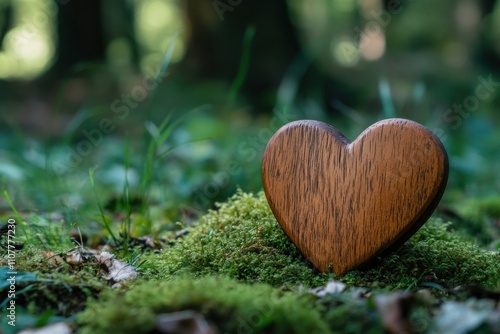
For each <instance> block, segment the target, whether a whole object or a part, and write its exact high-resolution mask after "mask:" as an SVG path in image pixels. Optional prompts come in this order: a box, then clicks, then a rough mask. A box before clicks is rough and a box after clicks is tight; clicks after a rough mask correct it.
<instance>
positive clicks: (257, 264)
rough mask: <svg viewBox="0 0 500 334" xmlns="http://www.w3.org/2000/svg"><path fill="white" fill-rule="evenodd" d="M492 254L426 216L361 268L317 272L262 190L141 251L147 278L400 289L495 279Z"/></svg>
mask: <svg viewBox="0 0 500 334" xmlns="http://www.w3.org/2000/svg"><path fill="white" fill-rule="evenodd" d="M499 260H500V256H499V255H498V253H493V252H490V251H488V250H484V249H481V248H479V247H478V246H476V245H474V244H473V243H470V242H469V241H468V240H467V239H466V238H463V237H461V236H460V235H459V234H457V233H454V230H453V224H452V223H445V222H443V221H442V220H440V219H437V218H431V219H430V220H429V221H428V222H427V223H426V224H425V225H424V226H423V227H422V228H421V229H420V230H419V231H418V232H417V233H416V234H415V235H414V236H413V237H412V238H411V239H410V240H409V241H408V242H406V243H405V244H404V245H403V246H402V247H401V248H400V249H398V250H397V251H396V252H394V253H392V254H391V255H389V256H387V257H385V258H382V259H378V260H377V261H376V264H374V265H373V266H372V267H371V268H369V269H363V270H356V271H353V272H351V273H349V274H347V275H345V276H343V277H335V275H334V274H331V273H330V274H329V273H319V272H317V271H316V270H315V269H314V268H313V267H312V266H311V265H310V264H309V263H308V261H307V260H306V259H304V258H303V256H302V255H301V254H300V252H299V251H298V250H297V249H296V247H295V246H294V245H293V244H292V243H291V242H290V240H289V239H288V238H287V236H286V235H285V233H284V232H283V231H282V229H281V228H280V227H279V225H278V223H277V222H276V220H275V218H274V216H273V214H272V212H271V210H270V208H269V206H268V204H267V201H266V199H265V196H264V194H263V193H262V192H261V193H259V194H258V195H257V196H253V195H252V194H245V193H241V192H240V193H238V194H236V195H235V196H234V197H232V198H231V199H230V200H229V201H228V202H226V203H223V204H222V205H220V207H219V209H218V210H217V211H211V212H210V213H208V214H207V215H206V216H204V217H203V218H202V219H201V221H200V222H199V224H197V225H195V226H194V227H193V228H191V229H190V231H189V234H188V235H187V236H185V237H184V238H182V239H179V240H178V241H176V243H175V244H174V245H173V247H172V248H170V249H167V250H165V251H163V252H162V253H160V254H155V255H151V256H149V257H148V261H149V262H150V265H154V268H151V269H150V270H148V271H146V276H147V277H150V278H161V279H164V280H168V279H170V278H171V277H173V276H177V275H179V274H183V275H192V276H195V277H198V276H204V275H226V276H229V277H232V278H235V279H237V280H240V281H242V282H246V283H253V282H261V283H267V284H270V285H273V286H281V285H283V284H288V285H292V286H293V285H298V284H304V285H307V286H310V287H314V286H319V285H322V284H325V283H326V282H327V281H328V280H331V279H337V280H340V281H343V282H346V283H349V284H350V285H353V286H364V287H377V288H387V289H394V288H400V289H401V288H408V287H412V286H414V285H417V284H419V283H421V282H423V281H429V280H431V281H433V282H434V283H437V284H440V285H442V286H444V287H454V286H458V285H469V284H480V285H484V286H488V287H499V286H500V261H499Z"/></svg>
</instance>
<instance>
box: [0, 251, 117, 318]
mask: <svg viewBox="0 0 500 334" xmlns="http://www.w3.org/2000/svg"><path fill="white" fill-rule="evenodd" d="M7 264H8V259H7V254H4V255H3V256H2V257H0V267H5V266H7ZM14 268H15V270H16V272H18V273H33V274H34V275H29V277H30V278H29V280H18V281H17V282H16V291H17V293H16V305H17V306H20V307H23V308H26V309H28V311H29V313H31V314H41V313H43V312H45V311H47V310H52V311H54V314H55V315H61V316H71V315H73V314H75V313H76V312H79V311H81V310H82V309H83V308H84V307H85V301H86V300H87V298H89V297H95V296H97V295H98V293H99V292H100V291H101V290H103V289H104V288H106V286H107V281H106V280H105V279H103V278H100V279H99V278H98V277H100V276H101V275H100V274H99V272H100V270H101V268H100V265H99V264H85V265H75V266H71V265H69V264H67V263H65V262H58V263H56V262H55V261H52V260H51V259H49V258H47V257H46V256H44V255H43V254H42V253H41V251H40V250H39V249H37V248H35V247H32V246H30V245H25V246H24V248H23V249H20V250H17V251H16V263H15V265H14ZM5 298H7V288H4V289H0V300H4V299H5Z"/></svg>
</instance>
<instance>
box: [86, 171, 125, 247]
mask: <svg viewBox="0 0 500 334" xmlns="http://www.w3.org/2000/svg"><path fill="white" fill-rule="evenodd" d="M89 178H90V185H91V186H92V189H93V190H94V195H95V199H96V201H97V206H98V207H99V212H100V213H101V218H102V223H103V225H104V228H105V229H106V230H107V231H108V233H109V235H110V236H111V239H113V241H114V242H115V244H116V245H118V244H119V243H118V239H117V238H116V236H115V234H114V233H113V231H112V230H111V226H109V223H108V221H107V219H106V215H105V214H104V209H103V208H102V205H101V201H100V200H99V195H97V188H96V186H95V182H94V168H90V169H89Z"/></svg>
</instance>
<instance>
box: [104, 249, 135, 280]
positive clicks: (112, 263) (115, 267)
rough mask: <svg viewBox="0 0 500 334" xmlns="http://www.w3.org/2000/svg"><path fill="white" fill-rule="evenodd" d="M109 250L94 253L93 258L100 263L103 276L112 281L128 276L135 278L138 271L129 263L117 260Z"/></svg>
mask: <svg viewBox="0 0 500 334" xmlns="http://www.w3.org/2000/svg"><path fill="white" fill-rule="evenodd" d="M114 257H115V256H114V255H113V254H111V253H109V252H101V253H100V254H96V255H95V258H96V259H97V261H98V262H99V263H101V265H102V268H103V271H104V275H103V276H104V278H105V279H107V280H108V281H111V282H112V283H116V282H120V281H124V280H127V279H130V278H136V277H137V276H138V275H139V273H138V272H137V271H136V270H135V269H134V267H132V266H131V265H130V264H127V263H125V262H122V261H119V260H117V259H115V258H114Z"/></svg>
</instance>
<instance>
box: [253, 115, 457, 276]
mask: <svg viewBox="0 0 500 334" xmlns="http://www.w3.org/2000/svg"><path fill="white" fill-rule="evenodd" d="M447 179H448V157H447V155H446V151H445V149H444V147H443V145H442V144H441V142H440V141H439V139H438V138H437V137H436V136H435V135H434V134H433V133H432V132H430V131H429V130H428V129H427V128H425V127H424V126H422V125H420V124H418V123H415V122H412V121H409V120H404V119H388V120H383V121H380V122H378V123H375V124H374V125H372V126H371V127H369V128H368V129H366V130H365V131H363V133H361V135H360V136H359V137H358V138H357V139H356V140H355V141H353V142H352V143H349V141H348V140H347V139H346V138H345V137H344V136H343V135H342V134H341V133H340V132H339V131H338V130H337V129H335V128H334V127H332V126H330V125H328V124H325V123H322V122H317V121H296V122H292V123H289V124H287V125H285V126H283V127H282V128H281V129H279V130H278V131H277V132H276V134H274V136H273V137H272V138H271V140H270V141H269V143H268V145H267V147H266V150H265V152H264V156H263V160H262V180H263V184H264V191H265V193H266V197H267V200H268V202H269V205H270V207H271V209H272V211H273V213H274V216H275V217H276V219H277V220H278V222H279V223H280V225H281V227H282V228H283V230H284V231H285V233H286V234H287V235H288V237H289V238H290V239H291V240H292V242H293V243H294V244H295V245H296V246H297V247H298V249H299V250H300V251H301V252H302V253H303V254H304V256H305V257H306V258H307V259H309V261H311V263H312V264H313V265H314V266H315V267H316V268H318V269H319V270H321V271H324V270H325V269H326V268H327V267H328V266H329V265H331V266H332V268H333V271H334V272H335V273H336V274H337V275H342V274H344V273H346V272H348V271H350V270H352V269H354V268H356V267H359V266H361V265H363V264H366V263H367V262H368V261H369V260H371V259H373V258H374V257H376V256H378V255H380V254H381V253H382V252H384V253H385V251H390V250H392V249H394V248H395V247H397V246H399V245H401V244H402V243H403V242H404V241H406V240H407V239H408V238H409V237H411V236H412V235H413V234H414V233H415V232H416V231H417V230H418V229H419V228H420V227H421V226H422V224H423V223H424V222H425V221H426V220H427V218H429V216H430V215H431V214H432V212H433V211H434V209H435V208H436V206H437V204H438V202H439V200H440V199H441V196H442V195H443V192H444V189H445V187H446V181H447Z"/></svg>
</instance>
